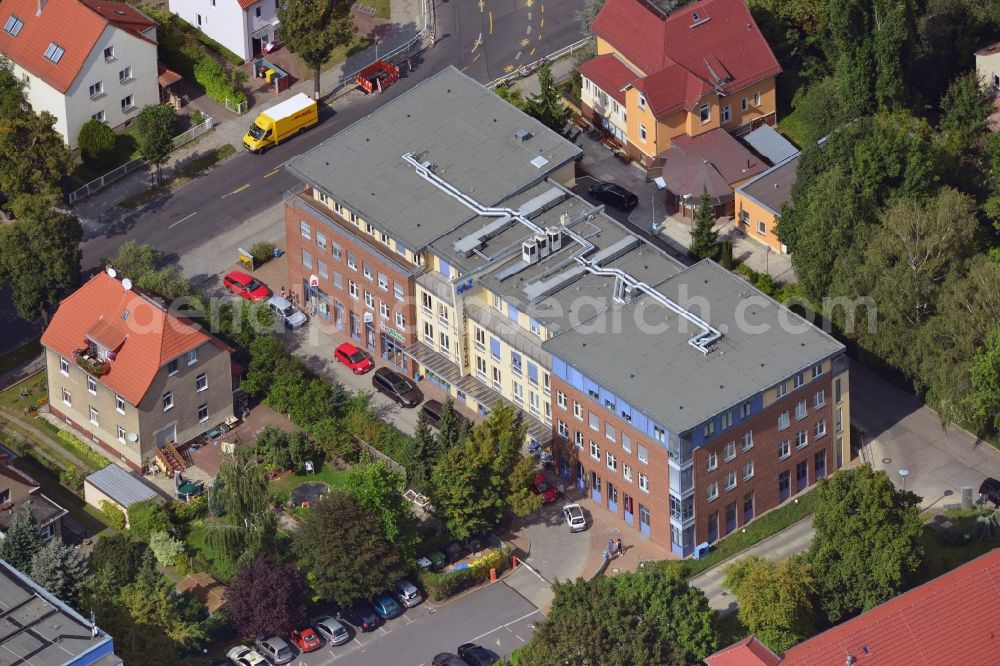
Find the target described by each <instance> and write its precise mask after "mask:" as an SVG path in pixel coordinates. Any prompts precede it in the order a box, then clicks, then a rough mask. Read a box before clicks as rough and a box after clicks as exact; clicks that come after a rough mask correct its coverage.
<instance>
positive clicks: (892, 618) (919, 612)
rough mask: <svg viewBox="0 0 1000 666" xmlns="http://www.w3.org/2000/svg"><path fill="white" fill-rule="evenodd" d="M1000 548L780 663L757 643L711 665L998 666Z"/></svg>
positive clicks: (716, 657)
mask: <svg viewBox="0 0 1000 666" xmlns="http://www.w3.org/2000/svg"><path fill="white" fill-rule="evenodd" d="M994 610H996V611H1000V549H995V550H993V551H991V552H989V553H987V554H986V555H982V556H980V557H978V558H976V559H975V560H973V561H971V562H969V563H968V564H964V565H962V566H960V567H959V568H957V569H955V570H953V571H949V572H948V573H946V574H944V575H943V576H939V577H937V578H935V579H934V580H932V581H930V582H929V583H924V584H923V585H921V586H919V587H915V588H913V589H912V590H910V591H909V592H905V593H903V594H901V595H899V596H898V597H895V598H893V599H890V600H889V601H887V602H885V603H884V604H882V605H881V606H876V607H875V608H873V609H871V610H870V611H868V612H867V613H862V614H861V615H859V616H857V617H855V618H853V619H851V620H848V621H847V622H844V623H842V624H838V625H837V626H835V627H833V628H832V629H828V630H826V631H824V632H823V633H821V634H819V635H817V636H813V637H812V638H810V639H809V640H806V641H803V642H802V643H799V644H798V645H796V646H795V647H793V648H791V649H789V650H788V651H786V652H785V654H784V655H782V656H781V657H780V658H779V657H776V656H775V655H774V654H773V653H771V652H770V650H768V649H767V648H766V647H764V646H763V645H762V644H761V643H760V642H759V641H758V640H757V639H756V638H754V637H751V638H749V639H745V640H742V641H740V642H739V643H736V644H734V645H730V646H729V647H727V648H724V649H722V650H719V651H718V652H716V653H715V654H713V655H710V656H709V657H707V658H706V659H705V663H706V664H708V666H778V665H779V664H780V666H845V665H846V666H915V665H917V664H920V665H921V666H923V665H927V666H932V665H937V664H955V666H958V664H963V665H964V664H970V665H971V664H996V663H997V662H998V659H997V654H998V647H997V640H998V639H997V636H996V632H995V631H994V629H993V622H995V618H996V615H995V614H994V613H993V611H994Z"/></svg>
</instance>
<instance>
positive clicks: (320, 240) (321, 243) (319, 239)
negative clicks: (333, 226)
mask: <svg viewBox="0 0 1000 666" xmlns="http://www.w3.org/2000/svg"><path fill="white" fill-rule="evenodd" d="M316 247H318V248H319V249H321V250H325V249H326V234H324V233H323V232H322V231H319V230H318V229H317V230H316Z"/></svg>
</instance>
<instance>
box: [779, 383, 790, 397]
mask: <svg viewBox="0 0 1000 666" xmlns="http://www.w3.org/2000/svg"><path fill="white" fill-rule="evenodd" d="M787 394H788V386H787V385H786V384H785V382H781V383H780V384H778V397H779V398H784V397H785V396H786V395H787Z"/></svg>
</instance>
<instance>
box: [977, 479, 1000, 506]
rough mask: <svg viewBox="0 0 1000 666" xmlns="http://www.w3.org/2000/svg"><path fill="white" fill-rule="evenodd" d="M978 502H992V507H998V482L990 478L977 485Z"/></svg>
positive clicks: (999, 493)
mask: <svg viewBox="0 0 1000 666" xmlns="http://www.w3.org/2000/svg"><path fill="white" fill-rule="evenodd" d="M979 502H980V503H981V504H985V503H986V502H993V506H995V507H1000V481H997V480H996V479H994V478H992V477H990V478H988V479H986V480H985V481H983V482H982V483H981V484H979Z"/></svg>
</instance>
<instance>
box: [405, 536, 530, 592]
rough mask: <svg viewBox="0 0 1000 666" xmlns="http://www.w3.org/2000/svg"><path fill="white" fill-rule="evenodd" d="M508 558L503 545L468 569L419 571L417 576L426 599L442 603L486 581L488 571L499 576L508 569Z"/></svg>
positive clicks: (488, 576) (488, 574) (488, 577)
mask: <svg viewBox="0 0 1000 666" xmlns="http://www.w3.org/2000/svg"><path fill="white" fill-rule="evenodd" d="M510 556H511V550H510V548H508V547H507V546H506V544H505V545H503V546H501V547H500V548H495V549H493V550H491V551H490V553H489V554H488V555H486V556H485V557H483V558H482V559H479V560H477V561H476V562H475V563H474V564H473V565H471V566H469V567H468V568H465V569H458V570H457V571H450V572H448V573H436V572H433V571H421V572H420V573H419V574H418V576H419V578H420V582H421V584H422V585H423V586H424V589H425V590H427V597H428V599H430V600H431V601H434V602H438V601H443V600H444V599H447V598H449V597H453V596H455V595H456V594H458V593H459V592H462V591H464V590H467V589H469V588H470V587H474V586H476V585H480V584H482V583H485V582H486V581H488V580H489V579H490V569H496V573H497V575H498V576H499V575H500V574H501V573H502V572H504V571H506V570H507V569H509V568H510Z"/></svg>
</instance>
